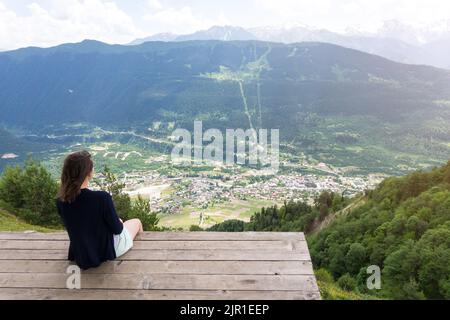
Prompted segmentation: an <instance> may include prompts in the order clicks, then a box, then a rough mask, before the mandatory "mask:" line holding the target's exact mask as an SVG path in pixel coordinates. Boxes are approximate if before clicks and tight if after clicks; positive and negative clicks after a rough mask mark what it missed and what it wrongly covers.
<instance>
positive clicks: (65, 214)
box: [57, 189, 123, 269]
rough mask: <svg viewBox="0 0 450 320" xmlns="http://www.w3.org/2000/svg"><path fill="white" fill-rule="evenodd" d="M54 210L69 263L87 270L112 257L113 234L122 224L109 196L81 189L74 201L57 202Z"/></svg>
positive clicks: (119, 231)
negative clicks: (66, 236)
mask: <svg viewBox="0 0 450 320" xmlns="http://www.w3.org/2000/svg"><path fill="white" fill-rule="evenodd" d="M57 207H58V213H59V215H60V216H61V218H62V220H63V222H64V225H65V227H66V229H67V232H68V234H69V238H70V247H69V260H71V261H75V262H76V263H77V265H78V266H79V267H80V268H82V269H88V268H92V267H97V266H99V265H100V264H101V263H102V262H105V261H108V260H114V259H115V258H116V253H115V250H114V240H113V235H115V234H116V235H117V234H120V233H121V232H122V229H123V224H122V222H121V221H120V220H119V217H118V216H117V213H116V211H115V209H114V204H113V201H112V198H111V196H110V195H109V193H107V192H103V191H92V190H89V189H81V190H80V194H79V195H78V196H77V197H76V198H75V200H74V201H72V202H63V201H61V200H58V201H57Z"/></svg>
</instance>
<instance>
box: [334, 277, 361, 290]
mask: <svg viewBox="0 0 450 320" xmlns="http://www.w3.org/2000/svg"><path fill="white" fill-rule="evenodd" d="M337 284H338V286H339V287H340V288H341V289H343V290H346V291H353V290H355V288H356V285H357V283H356V280H355V279H354V278H352V276H351V275H349V274H348V273H346V274H344V275H343V276H342V277H340V278H339V279H338V281H337Z"/></svg>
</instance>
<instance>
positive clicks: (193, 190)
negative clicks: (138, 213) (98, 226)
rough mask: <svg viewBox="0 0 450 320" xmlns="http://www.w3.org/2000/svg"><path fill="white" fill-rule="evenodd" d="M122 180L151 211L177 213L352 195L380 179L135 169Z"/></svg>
mask: <svg viewBox="0 0 450 320" xmlns="http://www.w3.org/2000/svg"><path fill="white" fill-rule="evenodd" d="M123 179H124V183H125V185H126V191H127V193H129V194H130V196H137V195H140V196H142V197H144V198H147V199H149V200H150V206H151V210H152V211H153V212H158V213H162V214H176V213H178V212H180V211H181V210H182V208H183V207H185V206H187V205H190V206H193V207H196V208H201V209H207V208H208V207H210V206H213V205H215V204H218V203H226V202H231V201H233V200H244V201H245V200H250V199H258V200H267V201H272V202H273V203H274V204H275V203H281V202H283V201H285V200H286V201H290V200H294V201H298V200H303V201H306V202H310V203H311V202H312V201H313V199H314V197H315V196H317V195H318V194H320V193H321V192H322V191H325V190H327V191H331V192H336V193H341V194H343V195H344V196H347V197H353V196H355V195H356V194H358V193H360V192H363V191H364V190H366V189H370V188H373V187H374V186H375V185H376V184H377V183H378V182H379V180H378V178H377V177H371V176H350V177H346V176H339V175H331V174H330V175H315V174H305V175H303V174H299V173H290V174H279V175H273V176H260V175H256V174H255V173H254V172H252V174H248V173H247V174H239V173H235V174H228V175H227V176H225V177H224V176H220V177H219V178H218V177H211V175H208V174H203V175H202V174H200V175H198V176H186V175H185V174H180V176H176V177H167V176H164V175H161V174H159V173H158V172H135V173H131V174H127V175H126V176H125V177H123Z"/></svg>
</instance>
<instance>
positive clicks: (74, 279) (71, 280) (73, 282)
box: [66, 265, 81, 290]
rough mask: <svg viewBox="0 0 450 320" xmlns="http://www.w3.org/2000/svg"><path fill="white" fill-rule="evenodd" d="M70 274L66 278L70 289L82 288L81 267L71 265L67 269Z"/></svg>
mask: <svg viewBox="0 0 450 320" xmlns="http://www.w3.org/2000/svg"><path fill="white" fill-rule="evenodd" d="M66 273H68V274H69V276H68V277H67V279H66V288H67V289H69V290H74V289H76V290H79V289H81V269H80V268H79V267H78V266H76V265H70V266H68V267H67V269H66Z"/></svg>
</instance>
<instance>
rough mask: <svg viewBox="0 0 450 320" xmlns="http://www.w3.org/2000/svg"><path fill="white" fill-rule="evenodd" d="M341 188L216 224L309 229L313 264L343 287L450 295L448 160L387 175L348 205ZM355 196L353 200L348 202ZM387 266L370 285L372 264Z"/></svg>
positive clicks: (393, 294)
mask: <svg viewBox="0 0 450 320" xmlns="http://www.w3.org/2000/svg"><path fill="white" fill-rule="evenodd" d="M348 201H349V200H348V199H342V198H341V197H340V196H339V195H336V194H330V193H324V194H322V195H321V197H319V198H318V199H317V200H316V203H315V205H313V206H309V205H307V204H305V203H293V202H291V203H287V204H285V205H284V206H283V207H281V208H277V207H273V208H266V209H262V210H261V212H259V213H256V214H255V215H254V216H253V217H252V218H251V221H250V222H249V223H244V222H240V221H227V222H224V223H223V224H220V225H216V226H214V227H212V228H211V229H210V230H217V231H244V230H254V231H306V232H307V233H308V231H310V230H311V229H312V227H313V226H314V225H315V224H317V223H320V222H321V221H323V220H324V219H325V218H326V217H327V216H329V215H330V214H335V216H336V217H335V219H334V221H333V222H332V223H330V224H329V225H328V226H327V227H325V228H324V229H323V230H321V231H319V232H318V233H317V234H314V235H308V242H309V244H310V251H311V256H312V259H313V263H314V268H315V270H319V269H322V271H321V272H322V273H321V274H322V275H323V273H324V272H325V273H326V272H327V271H328V272H329V273H331V275H332V277H333V278H334V280H335V281H337V283H338V284H339V285H340V286H341V288H344V289H346V290H349V291H352V292H355V293H358V294H370V295H373V296H377V297H380V298H389V299H421V298H427V299H449V298H450V162H449V163H448V164H447V165H446V166H444V167H441V168H437V169H435V170H432V171H431V172H416V173H413V174H411V175H409V176H406V177H402V178H388V179H386V180H385V181H383V182H382V183H381V184H380V185H379V186H378V187H377V188H376V189H375V190H373V191H368V192H367V193H366V194H365V195H364V196H363V197H362V198H358V199H356V200H353V201H358V205H357V206H355V207H354V208H352V209H351V210H345V214H344V213H342V212H343V211H340V209H341V208H343V206H345V205H346V204H347V203H348ZM350 203H351V202H350ZM371 265H377V266H379V267H380V268H381V270H382V276H381V281H382V287H381V289H380V290H370V291H369V290H368V289H367V286H366V279H367V277H368V274H367V267H368V266H371Z"/></svg>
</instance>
